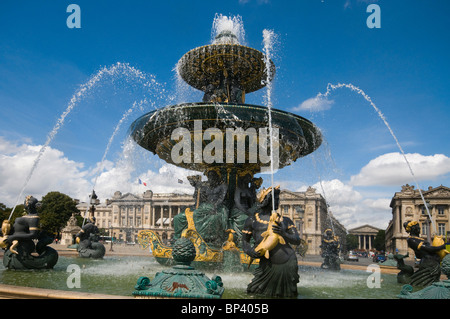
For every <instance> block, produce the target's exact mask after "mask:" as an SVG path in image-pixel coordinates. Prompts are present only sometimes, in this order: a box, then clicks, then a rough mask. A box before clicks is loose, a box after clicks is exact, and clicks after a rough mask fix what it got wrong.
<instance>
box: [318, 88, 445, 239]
mask: <svg viewBox="0 0 450 319" xmlns="http://www.w3.org/2000/svg"><path fill="white" fill-rule="evenodd" d="M340 88H348V89H350V90H352V91H353V92H356V93H358V94H359V95H361V96H362V97H363V98H364V99H365V100H366V101H367V102H369V104H370V105H371V106H372V107H373V108H374V110H375V111H376V112H377V114H378V116H379V117H380V118H381V120H382V121H383V123H384V124H385V125H386V127H387V128H388V130H389V132H390V133H391V135H392V137H393V138H394V140H395V143H396V144H397V147H398V149H399V150H400V152H401V154H402V156H403V158H404V160H405V162H406V164H407V166H408V168H409V171H410V173H411V176H412V178H413V180H414V183H415V184H416V186H417V189H418V191H419V194H420V197H421V198H422V201H423V203H424V206H425V209H426V211H427V214H428V217H429V218H430V220H431V222H432V224H433V228H434V231H435V232H436V225H435V223H434V221H433V220H432V219H431V214H430V211H429V210H428V206H427V203H426V201H425V198H424V197H423V194H422V191H421V189H420V187H419V184H418V183H417V180H416V176H415V174H414V172H413V170H412V167H411V164H410V163H409V161H408V159H407V158H406V154H405V152H404V151H403V148H402V146H401V145H400V143H399V141H398V139H397V136H395V134H394V131H393V130H392V128H391V126H390V125H389V123H388V122H387V120H386V117H385V116H384V114H383V113H382V112H381V111H380V109H379V108H378V107H377V106H376V105H375V103H373V101H372V99H371V98H370V96H368V95H367V94H366V93H365V92H364V91H363V90H361V89H360V88H358V87H356V86H354V85H353V84H350V83H338V84H331V83H328V86H327V91H326V92H325V93H319V94H317V96H316V97H315V98H316V99H322V98H327V97H328V96H329V95H330V94H331V92H332V91H335V90H337V89H340Z"/></svg>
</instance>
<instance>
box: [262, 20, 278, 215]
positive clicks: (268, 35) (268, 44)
mask: <svg viewBox="0 0 450 319" xmlns="http://www.w3.org/2000/svg"><path fill="white" fill-rule="evenodd" d="M274 37H275V33H274V32H273V31H272V30H266V29H264V30H263V39H264V49H263V51H264V63H265V65H266V74H267V78H266V82H267V84H266V85H267V90H266V95H265V100H266V106H267V108H268V111H267V112H268V115H269V135H270V178H271V185H272V192H273V190H274V182H273V175H274V169H273V128H272V90H273V86H272V81H271V79H272V74H271V73H272V69H271V67H270V66H271V65H270V61H271V55H272V50H273V42H274ZM272 210H275V196H272Z"/></svg>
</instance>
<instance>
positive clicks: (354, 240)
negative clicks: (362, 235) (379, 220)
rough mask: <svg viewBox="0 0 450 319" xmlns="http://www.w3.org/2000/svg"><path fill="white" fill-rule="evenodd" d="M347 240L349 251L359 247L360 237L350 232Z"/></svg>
mask: <svg viewBox="0 0 450 319" xmlns="http://www.w3.org/2000/svg"><path fill="white" fill-rule="evenodd" d="M346 240H347V251H349V250H353V249H356V248H358V237H357V236H355V235H352V234H348V235H347V237H346Z"/></svg>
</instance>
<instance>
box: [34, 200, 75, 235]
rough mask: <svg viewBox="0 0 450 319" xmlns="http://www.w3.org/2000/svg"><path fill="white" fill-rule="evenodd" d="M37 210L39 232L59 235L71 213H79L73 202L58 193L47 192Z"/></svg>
mask: <svg viewBox="0 0 450 319" xmlns="http://www.w3.org/2000/svg"><path fill="white" fill-rule="evenodd" d="M41 203H42V205H41V207H40V209H39V217H40V221H41V230H44V231H47V232H49V233H53V234H56V233H59V232H60V231H61V229H62V228H64V227H65V226H66V224H67V221H68V220H69V218H70V216H72V213H75V214H77V213H79V211H78V209H77V206H76V203H75V201H74V200H73V199H72V198H71V197H70V196H68V195H65V194H63V193H60V192H49V193H48V194H47V195H45V196H44V197H42V201H41Z"/></svg>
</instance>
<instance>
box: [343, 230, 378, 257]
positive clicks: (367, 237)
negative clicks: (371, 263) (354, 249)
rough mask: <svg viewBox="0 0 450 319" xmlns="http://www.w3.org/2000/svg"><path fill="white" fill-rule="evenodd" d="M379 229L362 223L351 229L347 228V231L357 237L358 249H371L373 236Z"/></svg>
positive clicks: (372, 247)
mask: <svg viewBox="0 0 450 319" xmlns="http://www.w3.org/2000/svg"><path fill="white" fill-rule="evenodd" d="M379 230H380V229H379V228H376V227H374V226H371V225H363V226H359V227H356V228H353V229H349V230H348V233H349V234H350V235H354V236H356V237H357V238H358V249H360V250H366V251H367V250H373V249H375V247H374V240H375V236H376V235H377V233H378V231H379Z"/></svg>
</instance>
